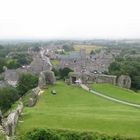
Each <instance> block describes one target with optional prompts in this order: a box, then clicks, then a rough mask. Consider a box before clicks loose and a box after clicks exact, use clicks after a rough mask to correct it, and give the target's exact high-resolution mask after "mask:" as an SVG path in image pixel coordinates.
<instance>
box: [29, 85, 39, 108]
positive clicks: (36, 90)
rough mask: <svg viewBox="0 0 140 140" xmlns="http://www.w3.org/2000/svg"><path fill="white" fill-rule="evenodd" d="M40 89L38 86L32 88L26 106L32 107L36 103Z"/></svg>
mask: <svg viewBox="0 0 140 140" xmlns="http://www.w3.org/2000/svg"><path fill="white" fill-rule="evenodd" d="M40 91H41V89H40V87H36V88H34V89H32V95H31V97H30V98H29V101H28V106H29V107H32V106H34V105H35V104H36V102H37V100H38V96H39V92H40Z"/></svg>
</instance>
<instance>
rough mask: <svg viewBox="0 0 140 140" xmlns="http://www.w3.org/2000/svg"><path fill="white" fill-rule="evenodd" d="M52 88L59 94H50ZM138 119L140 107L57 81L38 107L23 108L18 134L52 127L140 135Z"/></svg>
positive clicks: (109, 133)
mask: <svg viewBox="0 0 140 140" xmlns="http://www.w3.org/2000/svg"><path fill="white" fill-rule="evenodd" d="M53 89H55V90H56V92H57V94H56V95H52V94H51V90H53ZM120 90H121V89H120ZM134 98H135V97H134ZM139 118H140V109H136V108H133V107H129V106H126V105H121V104H119V103H114V102H112V101H108V100H106V99H103V98H101V97H98V96H95V95H93V94H91V93H89V92H87V91H85V90H83V89H81V88H79V87H75V86H68V85H66V84H64V83H63V82H58V83H57V84H56V85H55V86H50V87H49V89H47V90H46V91H45V92H44V93H43V94H41V96H40V99H39V102H38V103H37V105H36V106H35V107H33V108H28V107H25V108H24V111H23V115H22V117H21V118H20V122H19V124H18V127H17V135H24V134H25V133H26V132H27V131H29V130H31V129H33V128H44V129H48V128H50V129H51V128H52V129H64V130H76V131H93V132H100V133H105V134H108V135H116V134H119V135H122V136H127V137H140V133H139V132H140V119H139ZM22 121H23V122H22Z"/></svg>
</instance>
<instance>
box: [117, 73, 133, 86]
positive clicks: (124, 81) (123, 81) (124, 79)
mask: <svg viewBox="0 0 140 140" xmlns="http://www.w3.org/2000/svg"><path fill="white" fill-rule="evenodd" d="M117 85H118V86H120V87H123V88H130V87H131V78H130V77H129V76H127V75H121V76H120V77H118V79H117Z"/></svg>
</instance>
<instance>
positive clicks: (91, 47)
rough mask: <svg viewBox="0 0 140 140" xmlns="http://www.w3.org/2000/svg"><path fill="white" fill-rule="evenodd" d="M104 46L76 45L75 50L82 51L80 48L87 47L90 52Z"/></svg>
mask: <svg viewBox="0 0 140 140" xmlns="http://www.w3.org/2000/svg"><path fill="white" fill-rule="evenodd" d="M102 48H103V46H97V45H74V49H75V51H80V49H85V51H86V53H88V54H89V53H90V52H91V51H92V50H97V49H102Z"/></svg>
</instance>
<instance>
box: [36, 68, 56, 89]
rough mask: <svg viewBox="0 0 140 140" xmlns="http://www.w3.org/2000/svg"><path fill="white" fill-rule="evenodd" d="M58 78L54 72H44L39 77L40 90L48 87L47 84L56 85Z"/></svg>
mask: <svg viewBox="0 0 140 140" xmlns="http://www.w3.org/2000/svg"><path fill="white" fill-rule="evenodd" d="M55 81H56V78H55V75H54V72H53V71H50V70H47V71H42V72H41V73H40V75H39V83H38V86H39V87H40V88H42V87H44V86H46V84H55Z"/></svg>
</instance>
